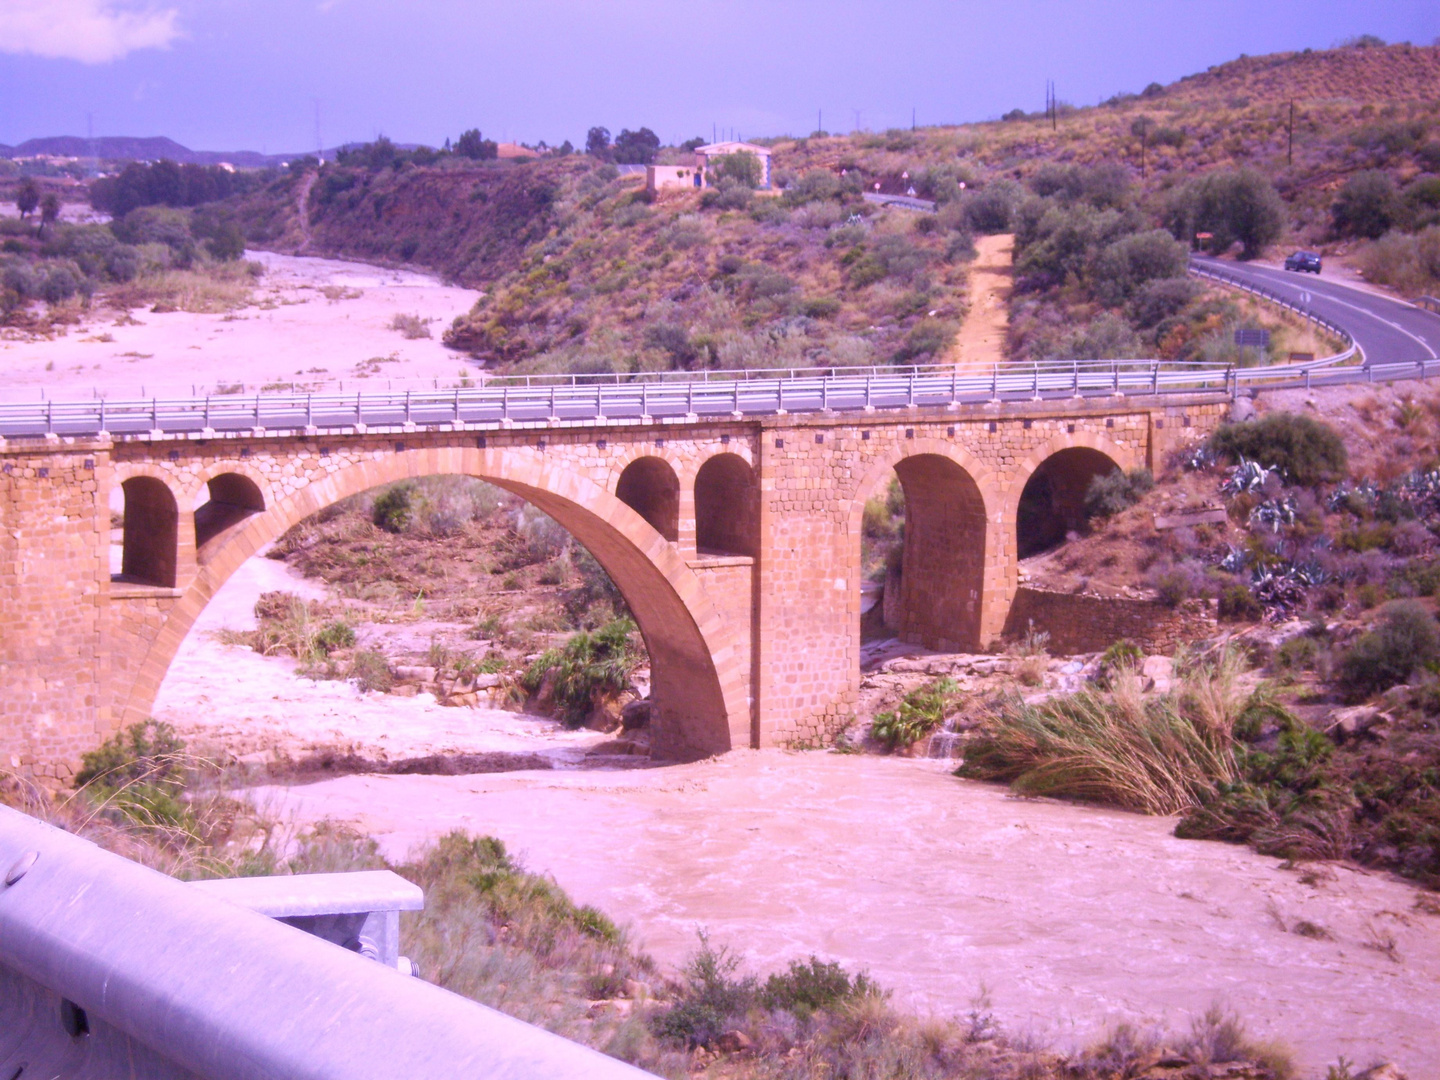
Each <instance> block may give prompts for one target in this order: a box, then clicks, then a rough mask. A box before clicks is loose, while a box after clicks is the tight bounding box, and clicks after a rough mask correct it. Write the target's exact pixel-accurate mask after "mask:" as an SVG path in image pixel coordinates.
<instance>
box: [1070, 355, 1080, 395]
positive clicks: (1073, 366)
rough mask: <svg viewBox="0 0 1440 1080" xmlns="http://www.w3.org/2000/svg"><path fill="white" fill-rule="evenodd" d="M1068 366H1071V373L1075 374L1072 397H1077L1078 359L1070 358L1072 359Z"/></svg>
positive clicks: (1078, 391) (1078, 381)
mask: <svg viewBox="0 0 1440 1080" xmlns="http://www.w3.org/2000/svg"><path fill="white" fill-rule="evenodd" d="M1070 368H1071V374H1073V375H1074V376H1075V388H1074V393H1073V396H1074V397H1079V396H1080V361H1079V360H1072V361H1070Z"/></svg>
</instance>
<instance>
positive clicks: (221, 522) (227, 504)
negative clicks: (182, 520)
mask: <svg viewBox="0 0 1440 1080" xmlns="http://www.w3.org/2000/svg"><path fill="white" fill-rule="evenodd" d="M205 490H206V491H207V492H208V494H209V498H208V499H207V500H206V501H205V502H204V503H202V504H201V505H199V506H197V507H196V508H195V557H196V559H197V560H198V561H199V562H200V563H201V565H203V564H205V563H207V562H209V561H210V558H211V556H212V555H213V554H214V552H215V550H216V549H217V548H218V547H219V545H220V544H221V543H223V540H224V536H225V534H226V533H228V532H229V531H231V530H232V529H234V528H235V526H237V525H239V524H240V523H241V522H242V521H244V520H245V519H246V518H248V517H250V516H251V515H253V514H259V513H263V512H264V510H265V493H264V492H263V491H262V490H261V489H260V485H259V484H257V483H256V482H255V481H254V479H252V478H251V477H249V476H246V475H245V474H244V473H241V472H219V471H217V472H216V473H215V475H213V476H211V477H210V478H209V479H208V480H207V481H206V484H205Z"/></svg>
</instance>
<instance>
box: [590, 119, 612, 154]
mask: <svg viewBox="0 0 1440 1080" xmlns="http://www.w3.org/2000/svg"><path fill="white" fill-rule="evenodd" d="M585 152H586V153H587V154H589V155H590V156H591V157H597V158H599V159H600V160H601V161H609V160H610V129H609V128H607V127H601V126H600V125H598V124H597V125H596V126H595V127H592V128H591V129H590V130H589V131H588V132H587V133H586V135H585Z"/></svg>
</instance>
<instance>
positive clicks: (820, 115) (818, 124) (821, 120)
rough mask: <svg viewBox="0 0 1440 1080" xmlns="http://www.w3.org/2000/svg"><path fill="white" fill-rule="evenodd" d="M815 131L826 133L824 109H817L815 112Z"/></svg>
mask: <svg viewBox="0 0 1440 1080" xmlns="http://www.w3.org/2000/svg"><path fill="white" fill-rule="evenodd" d="M815 130H816V131H824V130H825V110H824V109H816V110H815Z"/></svg>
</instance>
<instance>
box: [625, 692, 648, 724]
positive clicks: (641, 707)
mask: <svg viewBox="0 0 1440 1080" xmlns="http://www.w3.org/2000/svg"><path fill="white" fill-rule="evenodd" d="M620 726H621V727H622V728H624V729H625V730H626V731H636V730H639V729H641V728H648V727H649V726H650V699H649V698H638V699H636V700H635V701H632V702H629V703H628V704H627V705H626V706H625V707H624V708H623V709H621V710H620Z"/></svg>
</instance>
